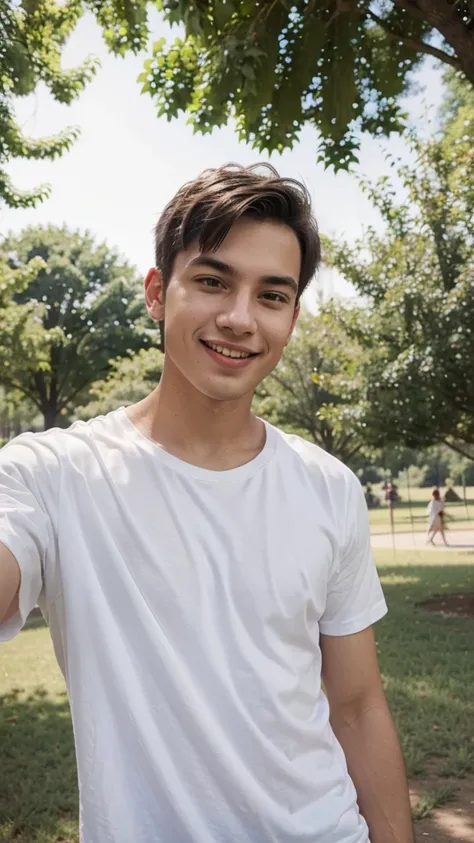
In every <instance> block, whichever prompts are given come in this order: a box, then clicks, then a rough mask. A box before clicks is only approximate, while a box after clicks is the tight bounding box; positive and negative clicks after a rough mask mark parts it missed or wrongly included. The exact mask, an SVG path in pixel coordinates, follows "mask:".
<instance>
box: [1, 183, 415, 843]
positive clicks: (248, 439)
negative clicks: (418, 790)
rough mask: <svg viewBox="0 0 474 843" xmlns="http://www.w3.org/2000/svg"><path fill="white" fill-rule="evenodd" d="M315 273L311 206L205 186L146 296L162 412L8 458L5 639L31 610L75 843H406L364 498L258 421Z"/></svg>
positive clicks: (287, 193)
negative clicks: (37, 623) (72, 800)
mask: <svg viewBox="0 0 474 843" xmlns="http://www.w3.org/2000/svg"><path fill="white" fill-rule="evenodd" d="M319 259H320V244H319V237H318V233H317V227H316V224H315V222H314V220H313V218H312V216H311V208H310V202H309V199H308V196H307V194H306V192H305V190H304V188H303V187H302V186H301V185H300V184H298V183H296V182H292V181H289V180H284V179H280V178H279V177H278V174H277V173H276V172H275V171H274V170H272V169H271V168H268V167H267V168H260V169H256V168H250V169H244V168H241V167H237V166H229V167H223V168H221V169H218V170H211V171H208V172H206V173H204V174H202V175H201V176H200V177H199V178H198V179H197V180H196V181H195V182H193V183H192V184H189V185H186V186H185V187H183V188H182V189H181V190H180V191H179V192H178V194H177V195H176V196H175V198H174V199H173V200H172V201H171V202H170V204H169V205H168V207H167V208H166V209H165V211H164V213H163V215H162V217H161V219H160V221H159V222H158V225H157V228H156V268H155V269H151V270H150V272H149V273H148V275H147V278H146V281H145V290H146V304H147V308H148V312H149V314H150V316H151V318H152V319H154V320H155V321H158V320H163V319H164V320H165V325H166V354H165V363H164V369H163V376H162V379H161V382H160V385H159V387H157V389H155V390H154V392H152V394H151V395H150V396H149V397H148V398H146V399H145V400H144V401H141V402H139V403H138V404H136V405H134V406H131V407H128V408H127V409H124V408H122V409H119V410H117V411H115V412H112V413H110V414H109V415H107V416H105V417H99V418H97V419H94V420H92V421H90V422H88V423H83V422H76V423H75V424H74V425H73V426H72V427H70V428H69V429H68V430H50V431H47V432H45V433H40V434H29V433H27V434H23V435H22V436H20V437H18V438H17V439H15V440H14V441H13V442H11V443H10V444H9V445H7V446H6V447H5V448H3V449H2V451H1V452H0V543H1V544H0V595H1V597H0V618H1V619H2V620H3V627H2V628H1V634H2V636H3V638H4V639H7V638H10V637H12V636H13V635H15V634H16V633H17V632H18V631H19V630H20V629H21V627H22V625H23V624H24V622H25V620H26V618H27V616H28V613H29V612H30V610H31V609H32V608H33V606H34V605H35V603H36V602H37V601H38V602H39V603H40V605H41V607H42V609H43V611H44V614H45V616H46V618H47V620H48V622H49V625H50V629H51V635H52V638H53V642H54V647H55V651H56V655H57V658H58V662H59V664H60V666H61V668H62V670H63V673H64V675H65V678H66V682H67V686H68V692H69V698H70V701H71V710H72V719H73V724H74V735H75V743H76V754H77V763H78V772H79V785H80V802H81V833H82V840H83V841H84V843H238V841H239V842H240V843H296V841H298V843H367V841H368V840H369V837H370V841H371V843H410V841H412V839H413V838H412V830H411V821H410V810H409V804H408V795H407V783H406V778H405V773H404V765H403V760H402V756H401V752H400V747H399V743H398V740H397V737H396V733H395V729H394V726H393V723H392V719H391V717H390V714H389V711H388V709H387V705H386V702H385V698H384V694H383V690H382V685H381V681H380V676H379V671H378V667H377V658H376V651H375V645H374V637H373V633H372V630H371V624H372V623H374V622H375V621H377V620H378V619H379V618H381V617H382V616H383V615H384V614H385V611H386V607H385V602H384V598H383V595H382V591H381V588H380V584H379V581H378V578H377V574H376V571H375V567H374V563H373V560H372V557H371V552H370V541H369V529H368V520H367V512H366V507H365V502H364V498H363V494H362V491H361V487H360V485H359V483H358V481H357V479H356V478H355V477H354V476H353V475H352V473H351V472H350V471H349V470H348V469H347V468H346V467H345V466H344V465H342V464H341V463H339V462H338V461H337V460H336V459H334V458H333V457H331V456H329V455H328V454H326V453H325V452H324V451H322V450H320V449H319V448H317V447H316V446H315V445H312V444H310V443H308V442H306V441H304V440H303V439H300V438H299V437H297V436H290V435H287V434H284V433H282V432H281V431H278V430H276V429H275V428H273V427H271V426H270V425H268V424H266V423H265V422H263V421H262V420H261V419H258V418H256V417H255V416H254V415H252V412H251V401H252V396H253V394H254V390H255V387H256V386H257V385H258V384H259V383H260V381H262V380H263V378H265V377H266V376H267V375H268V374H269V373H270V372H271V371H272V369H273V368H274V367H275V366H276V364H277V363H278V360H279V359H280V356H281V354H282V352H283V350H284V348H285V346H286V344H287V343H288V341H289V339H290V336H291V333H292V330H293V328H294V325H295V322H296V319H297V316H298V310H299V301H300V297H301V294H302V292H303V290H304V288H305V287H306V285H307V284H308V282H309V281H310V279H311V277H312V275H313V274H314V272H315V270H316V268H317V266H318V263H319ZM322 680H324V684H325V690H326V692H324V691H323V689H322V684H321V683H322ZM359 808H360V811H359Z"/></svg>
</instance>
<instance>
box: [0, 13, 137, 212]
mask: <svg viewBox="0 0 474 843" xmlns="http://www.w3.org/2000/svg"><path fill="white" fill-rule="evenodd" d="M146 6H147V2H146V0H64V2H61V0H0V206H1V204H2V202H3V203H5V204H6V205H8V206H9V207H12V208H19V207H34V206H35V205H36V204H37V203H38V202H40V201H41V200H42V199H44V198H45V197H46V196H47V195H48V194H49V189H48V186H47V185H40V186H38V187H36V188H33V189H31V190H27V191H21V190H19V189H17V188H16V187H15V186H14V185H13V184H12V182H11V179H10V178H9V176H8V173H7V169H6V166H7V164H8V162H9V161H11V160H13V159H15V158H20V159H21V158H25V159H54V158H56V157H58V156H60V155H62V154H63V153H64V152H65V151H66V150H68V149H69V148H70V146H71V144H72V143H73V142H74V140H75V139H76V137H77V135H78V132H79V130H78V129H77V128H74V127H72V128H68V129H65V130H64V131H62V132H60V133H59V134H57V135H54V136H53V137H49V138H39V139H36V138H28V137H26V136H25V135H24V134H23V132H22V129H21V126H20V125H19V124H18V122H17V120H16V119H15V111H14V103H15V98H16V97H24V96H27V95H28V94H31V93H32V92H33V91H34V90H35V88H36V86H37V85H38V83H39V82H42V83H43V84H44V85H46V87H47V88H48V90H49V91H50V93H51V95H52V96H53V97H54V99H55V100H56V101H57V102H60V103H65V104H69V103H71V102H72V101H73V100H74V99H75V98H76V97H77V96H78V95H79V94H80V93H81V91H82V90H83V89H84V87H85V86H86V84H87V83H88V82H89V81H90V80H91V79H92V77H93V75H94V73H95V71H96V68H97V61H96V60H95V59H94V58H86V59H85V60H84V62H83V63H82V64H81V65H79V66H78V67H75V68H72V69H69V70H64V69H62V67H61V53H62V49H63V47H64V45H65V43H66V41H67V39H68V37H69V36H70V34H71V33H72V32H73V31H74V29H75V27H76V25H77V23H78V21H79V19H80V18H81V16H82V15H83V13H84V11H86V10H90V11H92V12H93V13H94V14H95V16H96V19H97V22H98V23H99V25H100V26H101V27H102V31H103V35H104V38H105V40H106V43H107V46H108V47H109V49H110V50H111V51H112V52H114V53H119V54H123V53H124V52H125V51H127V50H132V51H133V52H138V51H139V50H140V49H141V48H142V47H143V46H144V44H145V42H146V39H147V35H148V29H147V23H146V21H147V16H146Z"/></svg>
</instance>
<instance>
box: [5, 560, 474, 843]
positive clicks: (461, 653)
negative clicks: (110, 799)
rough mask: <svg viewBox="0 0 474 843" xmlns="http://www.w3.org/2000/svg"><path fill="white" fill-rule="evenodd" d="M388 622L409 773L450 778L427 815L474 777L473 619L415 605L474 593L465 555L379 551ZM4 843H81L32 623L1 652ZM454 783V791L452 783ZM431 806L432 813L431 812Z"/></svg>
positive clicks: (64, 745) (392, 679)
mask: <svg viewBox="0 0 474 843" xmlns="http://www.w3.org/2000/svg"><path fill="white" fill-rule="evenodd" d="M377 562H378V564H379V570H380V574H381V577H382V581H383V584H384V588H385V593H386V597H387V601H388V604H389V609H390V611H389V614H388V615H387V617H386V618H384V619H383V620H382V621H381V622H380V623H379V624H377V626H376V638H377V646H378V650H379V656H380V664H381V668H382V673H383V676H384V682H385V686H386V690H387V696H388V699H389V703H390V706H391V709H392V712H393V714H394V717H395V720H396V722H397V725H398V728H399V731H400V736H401V740H402V744H403V748H404V752H405V756H406V760H407V766H408V770H409V773H410V775H412V776H416V775H420V774H423V773H424V772H425V771H426V770H427V765H428V766H430V769H431V767H432V764H431V759H433V758H437V759H438V761H437V762H436V763H437V765H439V767H440V773H441V774H442V775H444V776H448V777H450V781H449V782H448V783H447V784H446V782H443V783H442V785H441V783H440V787H437V786H436V787H435V788H434V789H432V790H431V791H428V793H426V794H424V795H423V796H422V800H424V801H422V802H421V804H419V806H417V809H416V810H417V811H419V812H422V815H423V816H425V815H426V813H423V812H429V810H431V809H432V808H433V807H434V806H435V805H439V804H440V800H441V801H443V800H445V799H446V798H448V796H447V794H452V792H453V787H455V781H456V778H457V777H461V776H463V775H465V774H466V773H470V772H474V769H473V756H474V736H473V730H472V723H474V699H473V695H472V688H473V687H474V636H473V631H474V621H472V620H467V619H463V618H456V617H449V616H447V617H446V616H442V615H436V614H431V613H425V612H422V611H421V610H419V609H417V608H416V607H415V604H416V603H417V602H419V601H420V600H423V599H424V598H427V597H429V596H430V595H432V594H434V593H439V592H443V591H462V590H463V589H465V590H471V591H474V557H473V556H472V555H469V554H466V553H465V554H462V553H454V552H451V553H449V554H448V553H447V554H446V555H444V554H443V553H442V552H439V553H437V554H433V553H430V552H426V553H425V552H419V551H413V552H411V551H407V552H403V553H402V552H400V553H397V555H396V557H395V563H394V559H393V554H392V551H391V550H387V551H384V550H381V551H378V553H377ZM0 747H1V756H0V758H1V763H0V843H77V841H78V831H77V785H76V772H75V763H74V749H73V741H72V730H71V723H70V716H69V708H68V703H67V698H66V694H65V688H64V682H63V679H62V677H61V674H60V673H59V669H58V668H57V666H56V663H55V661H54V656H53V652H52V647H51V644H50V641H49V634H48V631H47V630H46V629H45V628H44V627H43V626H42V625H41V623H40V622H39V621H38V620H37V619H35V620H34V621H33V622H32V623H30V625H29V626H28V628H27V629H25V630H24V631H23V632H22V633H21V634H20V635H19V636H18V637H17V638H16V639H15V640H14V641H12V642H10V643H8V644H6V645H2V647H1V648H0ZM453 782H454V784H453ZM430 806H431V807H430Z"/></svg>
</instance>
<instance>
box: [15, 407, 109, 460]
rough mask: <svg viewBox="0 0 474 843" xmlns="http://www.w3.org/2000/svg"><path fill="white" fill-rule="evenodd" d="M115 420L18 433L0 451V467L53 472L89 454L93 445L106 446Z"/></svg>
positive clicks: (97, 418) (83, 422)
mask: <svg viewBox="0 0 474 843" xmlns="http://www.w3.org/2000/svg"><path fill="white" fill-rule="evenodd" d="M114 416H115V413H109V414H107V415H105V416H96V417H95V418H93V419H90V420H88V421H82V420H77V421H75V422H74V423H73V424H72V425H70V426H69V427H66V428H60V427H53V428H50V429H49V430H44V431H39V432H36V431H27V432H25V433H21V434H20V435H19V436H16V437H15V438H14V439H12V440H10V442H7V444H6V445H4V447H3V448H1V449H0V467H7V466H9V465H13V466H14V465H17V466H21V467H22V468H23V469H25V470H28V468H31V469H32V470H34V468H35V467H36V468H42V469H50V470H54V469H55V468H56V467H59V466H60V465H61V463H62V462H63V460H64V459H67V458H68V457H70V458H71V457H74V456H75V455H80V454H81V453H85V452H87V451H90V449H91V445H92V444H93V443H94V441H96V442H100V441H101V440H102V441H104V442H105V441H106V440H107V438H108V436H109V435H110V434H112V432H113V428H114V422H115V418H114Z"/></svg>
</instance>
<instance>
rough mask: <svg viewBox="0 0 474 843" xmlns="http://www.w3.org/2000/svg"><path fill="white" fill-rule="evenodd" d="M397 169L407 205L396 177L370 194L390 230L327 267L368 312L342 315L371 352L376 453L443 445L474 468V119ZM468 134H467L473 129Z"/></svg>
mask: <svg viewBox="0 0 474 843" xmlns="http://www.w3.org/2000/svg"><path fill="white" fill-rule="evenodd" d="M469 115H470V116H469V117H468V116H467V112H466V113H464V114H463V118H462V124H463V127H462V130H463V134H462V135H461V134H460V125H459V121H458V115H457V114H456V115H455V116H454V118H453V119H454V120H456V121H457V122H456V125H458V129H459V131H458V132H457V134H456V132H454V123H453V122H449V123H448V125H445V126H444V133H443V134H441V135H440V136H439V137H436V138H435V139H434V140H431V141H428V142H426V141H419V140H417V139H416V137H413V138H412V141H411V145H412V151H413V153H414V155H415V156H416V159H415V162H414V163H413V164H411V165H405V166H401V165H400V166H398V175H399V177H400V179H401V181H402V183H403V185H404V188H405V191H406V201H405V202H402V203H400V202H398V201H397V200H396V198H395V192H394V190H393V189H392V188H391V187H390V182H389V179H388V177H384V178H382V179H381V180H380V181H379V182H378V183H377V184H376V185H370V184H367V183H366V184H365V189H366V190H367V191H368V193H369V195H370V197H371V199H372V201H373V203H374V204H375V206H376V207H377V208H378V210H379V211H380V213H381V215H382V217H383V219H384V221H385V223H386V229H385V231H384V232H383V233H382V234H379V233H377V232H376V231H374V230H373V229H369V231H368V232H367V234H366V236H365V237H364V238H363V239H362V240H361V241H359V243H357V244H356V246H355V247H354V248H351V247H350V246H348V244H337V245H335V246H333V248H332V250H329V251H328V254H327V259H328V260H329V261H332V263H333V264H334V265H335V266H337V267H338V268H339V270H340V271H341V272H342V273H343V274H344V275H345V276H346V277H347V278H348V279H349V280H350V281H351V282H352V283H353V284H354V286H355V287H356V289H357V290H358V292H359V293H360V294H361V295H362V296H363V297H364V298H365V302H366V306H364V307H360V305H359V304H356V306H355V307H352V308H346V309H345V311H339V313H340V316H341V319H342V322H343V324H344V325H345V327H346V329H348V330H351V331H352V333H353V335H354V336H355V337H357V339H358V340H359V341H360V342H361V343H362V344H363V345H364V347H365V348H366V349H367V350H368V361H369V362H368V363H367V365H366V372H365V373H366V378H367V384H368V388H367V396H366V397H367V408H368V410H367V414H366V419H365V420H366V423H367V425H368V430H369V431H370V432H371V437H372V442H373V444H374V445H375V446H380V445H384V444H389V443H391V442H393V443H395V442H402V443H404V444H405V445H407V446H409V447H421V446H426V445H432V444H434V443H440V442H442V443H445V444H446V445H449V447H450V448H452V449H453V450H455V451H456V452H458V453H459V454H462V455H463V456H467V457H469V458H471V459H474V367H473V365H472V361H473V359H474V189H473V184H474V153H473V149H472V142H471V137H472V130H473V126H474V109H473V110H471V111H470V112H469ZM466 124H467V125H466Z"/></svg>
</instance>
